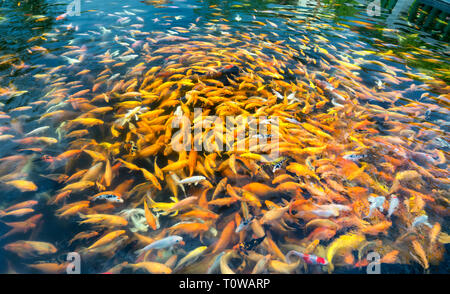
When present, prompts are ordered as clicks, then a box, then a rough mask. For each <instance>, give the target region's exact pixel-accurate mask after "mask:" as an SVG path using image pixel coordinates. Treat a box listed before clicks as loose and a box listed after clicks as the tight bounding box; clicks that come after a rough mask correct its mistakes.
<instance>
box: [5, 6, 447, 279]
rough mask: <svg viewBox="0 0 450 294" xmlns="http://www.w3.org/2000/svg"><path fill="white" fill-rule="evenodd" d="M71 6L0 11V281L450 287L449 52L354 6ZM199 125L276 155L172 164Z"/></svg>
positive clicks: (216, 155) (233, 154)
mask: <svg viewBox="0 0 450 294" xmlns="http://www.w3.org/2000/svg"><path fill="white" fill-rule="evenodd" d="M67 2H68V1H67ZM66 5H67V3H64V2H61V1H59V2H58V1H2V2H1V8H0V31H1V32H2V34H1V35H0V46H1V47H0V50H1V54H0V75H1V77H2V78H1V81H0V142H1V143H2V145H3V146H2V148H1V149H0V183H1V186H2V191H1V192H0V209H1V211H0V221H1V222H0V234H1V236H0V247H2V249H1V250H0V272H3V273H5V272H9V273H12V272H18V273H28V272H61V273H63V272H65V269H66V266H67V263H66V255H67V254H68V253H69V252H78V253H79V254H80V255H81V258H82V272H83V273H100V272H105V271H110V272H114V273H116V272H117V273H119V272H122V273H128V272H152V273H154V272H185V273H205V272H222V273H223V272H227V271H234V272H240V273H252V272H267V271H268V272H270V273H280V272H282V273H286V272H288V273H302V272H308V273H319V272H327V271H328V272H335V273H342V272H345V273H349V272H352V273H354V272H359V273H364V272H365V267H366V266H367V262H366V261H365V259H364V256H365V255H366V254H367V253H368V252H370V251H376V252H378V253H379V254H380V256H381V257H382V272H383V273H384V272H386V273H388V272H389V273H393V272H402V273H422V272H433V273H435V272H440V273H446V272H448V271H447V267H448V259H447V248H446V247H445V246H446V244H448V234H447V233H448V214H449V212H448V196H449V190H448V185H449V182H448V178H449V177H448V174H449V170H448V165H447V160H448V152H449V146H450V145H449V136H448V129H449V121H448V117H449V111H448V103H449V100H448V98H449V96H448V93H449V86H448V79H449V75H448V71H449V63H448V53H449V52H448V44H446V43H444V42H441V41H438V40H435V39H433V38H431V35H429V34H428V33H425V32H421V31H419V30H416V29H415V28H413V27H411V26H409V25H408V24H407V22H406V21H404V20H403V19H402V18H399V19H397V20H396V21H395V23H396V25H398V27H397V28H396V29H393V28H388V27H386V18H387V17H388V15H387V12H386V11H382V12H383V13H382V15H381V16H380V17H369V16H368V15H367V13H366V7H367V6H366V5H367V3H365V2H364V1H341V0H329V1H325V0H322V1H262V0H261V1H250V0H247V1H245V0H241V1H206V0H205V1H200V0H197V1H183V0H174V1H132V0H130V1H82V3H81V5H82V6H81V15H80V16H68V15H65V12H66ZM194 108H201V109H202V111H203V114H202V115H203V116H204V117H209V116H213V115H215V116H217V117H220V118H222V119H223V122H225V118H227V117H234V116H237V115H244V116H246V117H255V118H257V119H258V122H259V123H260V124H261V122H263V124H266V125H270V130H271V131H275V130H278V131H279V132H280V147H279V149H278V151H279V152H280V154H279V156H277V157H275V158H271V157H270V156H268V155H267V154H266V153H268V152H267V146H270V144H271V143H273V142H274V138H273V137H271V135H267V134H264V135H261V134H260V136H259V137H258V138H259V139H258V140H263V139H268V140H266V143H265V144H266V145H264V146H263V147H264V148H266V149H265V151H264V150H263V151H261V150H259V151H256V150H254V149H255V148H254V147H255V146H252V145H251V144H248V142H247V146H246V148H247V150H245V151H242V150H240V151H239V150H238V151H229V152H225V151H221V150H217V149H214V148H213V149H211V151H212V152H211V151H208V152H207V151H204V150H202V151H198V152H193V151H190V150H187V151H183V150H181V151H180V150H174V149H173V148H172V145H171V144H170V142H171V140H172V142H173V139H174V137H175V138H179V137H176V136H177V135H176V134H177V133H176V129H174V130H172V128H171V123H172V122H173V120H174V119H175V117H177V116H180V115H184V116H187V117H188V118H189V120H190V121H191V122H194V121H196V119H195V117H194ZM263 117H264V118H263ZM275 118H279V119H280V120H281V124H279V125H278V124H277V125H275V124H274V119H275ZM215 126H222V129H221V130H228V126H226V125H225V124H224V123H223V124H222V123H218V122H217V121H216V123H215ZM188 129H189V130H190V129H191V128H188ZM206 129H207V130H205V127H204V129H203V131H204V134H203V135H204V137H203V139H204V140H205V141H208V139H211V138H214V140H219V141H220V143H222V142H226V143H227V144H228V146H232V145H233V142H234V141H233V140H232V141H230V142H228V141H227V140H228V139H227V138H226V137H225V136H221V135H219V133H220V134H222V133H221V132H219V131H217V132H213V133H210V132H208V131H209V130H211V129H212V127H209V128H208V127H206ZM192 130H194V129H192ZM201 132H202V131H201ZM201 132H200V135H201V134H202V133H201ZM236 132H237V133H236V134H235V135H233V136H231V139H234V137H235V136H237V137H238V134H242V136H243V137H242V139H243V140H244V141H245V140H247V141H248V140H250V137H251V136H252V135H251V133H250V131H249V130H248V131H245V129H244V130H242V129H238V130H236ZM192 138H193V140H194V141H195V140H198V139H199V138H201V136H200V137H199V136H198V135H195V133H194V134H193V135H192ZM205 138H207V139H205ZM238 138H240V137H238ZM212 142H217V141H213V140H210V142H209V143H205V144H206V145H205V146H207V145H208V144H209V145H208V146H210V147H214V144H213V143H212ZM258 142H262V141H258ZM225 145H226V144H225ZM264 148H263V149H264ZM258 152H259V153H258ZM193 176H194V178H192V177H193ZM183 181H184V182H183ZM393 195H396V196H397V197H398V202H396V201H397V200H396V198H395V197H394V196H393ZM376 199H378V200H376ZM377 203H378V204H377ZM368 215H369V216H368ZM245 221H248V225H246V226H244V224H246V223H245ZM237 227H239V230H241V231H240V232H236V228H237ZM239 230H238V231H239ZM174 235H179V236H181V237H182V238H183V241H184V243H185V244H184V245H182V244H179V243H173V244H172V243H170V242H172V241H173V240H172V239H170V238H169V239H165V238H167V237H169V236H174ZM261 240H262V241H261ZM24 241H25V242H24ZM29 241H32V242H29ZM33 241H42V242H45V243H33ZM155 241H160V242H163V244H164V245H165V246H163V245H160V243H159V247H155V246H157V245H155V244H156V243H154V242H155ZM175 241H176V240H175ZM175 241H173V242H175ZM164 242H165V243H164ZM151 244H153V245H151ZM146 246H150V247H146ZM152 246H153V247H152ZM149 249H151V250H149ZM138 250H143V251H139V252H143V253H144V254H143V255H137V254H136V253H135V252H136V251H138ZM292 250H295V251H297V252H302V253H304V254H308V253H309V254H313V255H314V256H317V257H323V258H324V259H326V260H328V265H324V266H320V265H319V266H317V265H311V264H309V265H307V266H306V267H305V268H303V266H299V265H298V264H297V265H296V262H299V263H300V262H302V263H306V264H308V262H307V261H306V260H303V261H300V259H298V257H291V259H286V255H288V252H290V251H292ZM269 255H270V256H269ZM204 256H205V257H204ZM144 260H146V261H153V262H157V264H148V263H142V261H144ZM214 260H216V261H217V263H214V262H213V261H214ZM220 260H222V262H221V263H222V265H220V266H219V264H220V262H219V261H220ZM259 260H262V261H266V262H265V263H263V262H260V263H258V261H259ZM291 261H292V262H291ZM316 263H317V261H316ZM215 265H218V266H217V267H215Z"/></svg>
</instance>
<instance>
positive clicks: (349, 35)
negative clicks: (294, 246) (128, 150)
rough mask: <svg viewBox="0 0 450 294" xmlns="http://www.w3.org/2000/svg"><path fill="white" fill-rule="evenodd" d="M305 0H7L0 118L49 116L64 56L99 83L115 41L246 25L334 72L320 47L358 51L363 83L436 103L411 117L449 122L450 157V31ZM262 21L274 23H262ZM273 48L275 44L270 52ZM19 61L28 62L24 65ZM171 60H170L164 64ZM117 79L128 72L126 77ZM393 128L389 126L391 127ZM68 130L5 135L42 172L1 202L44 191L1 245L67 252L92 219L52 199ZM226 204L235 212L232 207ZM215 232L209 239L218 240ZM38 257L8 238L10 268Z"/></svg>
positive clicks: (24, 170)
mask: <svg viewBox="0 0 450 294" xmlns="http://www.w3.org/2000/svg"><path fill="white" fill-rule="evenodd" d="M300 2H302V1H250V0H249V1H187V0H186V1H181V0H180V1H135V0H130V1H103V0H97V1H81V14H80V15H79V16H67V17H65V18H64V19H61V20H56V18H57V17H58V16H59V15H61V14H63V13H64V12H66V7H67V4H68V2H64V1H38V0H37V1H2V2H1V3H0V33H1V34H0V58H1V59H0V77H1V79H0V87H1V88H2V93H0V103H1V104H2V106H1V108H0V110H1V111H2V114H5V116H4V117H2V118H0V127H9V128H12V129H13V131H12V133H16V134H17V133H20V132H19V130H21V131H23V133H27V132H30V131H32V130H34V129H36V128H38V127H41V126H44V125H45V124H42V122H41V121H38V119H39V118H40V117H41V116H42V115H43V114H45V113H48V112H49V109H48V106H46V105H45V104H40V103H37V104H32V103H33V102H36V101H40V100H42V99H43V97H44V98H45V97H46V96H47V95H50V96H51V95H52V94H51V93H52V92H51V91H52V88H53V87H52V86H51V85H50V84H51V83H52V82H54V80H55V79H57V78H58V75H59V72H58V74H57V75H50V76H47V74H48V72H49V71H51V69H52V68H57V67H59V66H62V67H63V68H67V69H64V71H63V72H64V74H65V75H66V76H65V77H66V79H64V80H62V82H63V83H65V84H66V85H69V84H70V83H71V82H74V81H81V84H82V85H89V87H92V85H93V79H95V78H96V77H98V76H99V75H100V72H101V71H102V70H103V69H104V67H103V65H102V64H99V63H98V62H97V60H96V59H95V58H94V57H95V56H98V55H101V54H105V52H106V51H109V52H110V53H113V52H114V51H117V50H118V51H120V52H121V53H123V52H124V51H126V50H127V49H126V48H127V47H128V48H130V47H131V48H134V49H135V50H136V54H139V53H138V52H140V51H139V50H141V49H142V46H143V45H142V44H143V43H145V42H146V41H147V40H148V39H147V38H156V37H161V36H177V37H182V38H190V39H193V40H195V39H202V38H203V37H207V36H214V37H215V38H218V39H219V40H220V39H221V38H224V39H226V38H228V37H230V36H231V37H234V38H236V39H238V41H241V42H242V43H236V44H237V45H236V46H250V45H251V44H252V41H251V40H250V41H248V40H247V39H245V40H244V39H242V38H241V36H242V35H240V34H248V36H250V37H249V38H250V39H252V37H253V36H264V37H263V39H265V40H267V41H268V42H282V43H283V46H286V45H289V46H291V47H292V48H294V49H295V50H302V51H303V52H304V53H305V54H304V55H298V56H296V58H298V60H300V61H302V62H303V63H308V67H309V68H310V69H311V71H313V70H317V72H327V73H329V74H331V75H333V74H334V73H335V72H338V71H339V70H338V69H337V68H334V67H333V65H331V66H330V68H323V67H322V68H321V67H320V66H319V64H320V63H318V64H315V63H312V62H311V61H310V60H309V59H314V60H316V61H318V62H320V59H321V58H322V59H323V60H327V55H328V54H329V55H332V56H335V57H337V58H338V59H341V60H346V62H347V63H351V64H355V63H357V64H359V66H360V67H361V70H358V76H359V78H360V80H361V84H362V85H364V86H365V87H368V88H374V87H376V86H377V85H378V84H379V83H383V84H384V86H383V87H386V88H387V89H389V91H391V92H392V93H401V97H400V98H399V99H398V100H397V101H396V102H395V105H396V106H402V105H407V104H409V103H413V102H415V101H422V102H427V103H429V104H430V105H433V107H430V109H429V111H428V112H427V113H426V116H425V117H423V118H422V117H420V118H417V122H418V123H421V124H417V125H411V129H412V130H413V131H414V132H419V131H421V130H424V128H425V127H428V128H430V129H431V130H433V131H435V132H436V133H438V134H440V138H441V139H442V142H446V143H447V144H446V145H445V143H443V145H441V146H440V148H438V149H439V150H442V151H443V152H444V154H445V156H446V158H447V160H448V151H449V141H448V139H449V136H448V129H449V119H448V118H449V111H448V106H449V96H448V94H449V85H448V82H449V80H450V78H449V71H450V63H449V53H450V52H449V49H448V48H449V47H448V43H445V42H442V41H438V40H437V39H436V38H434V36H433V35H432V34H430V33H426V32H422V31H420V30H418V29H417V28H414V27H413V26H411V25H409V24H408V23H407V22H406V21H405V20H404V19H398V20H396V22H395V24H396V29H391V28H389V27H387V25H386V17H387V15H386V11H383V13H382V15H381V16H379V17H369V16H368V15H367V13H366V6H367V3H365V2H364V1H360V2H358V1H337V0H336V1H321V2H322V3H321V4H320V5H319V4H318V3H316V2H314V1H311V3H309V4H307V6H300V5H299V3H300ZM258 22H263V23H264V24H263V25H261V24H260V23H258ZM237 33H240V34H237ZM239 38H241V40H239ZM296 38H301V39H305V38H306V39H309V40H311V42H310V43H309V45H308V46H305V45H302V43H301V42H297V41H295V40H298V39H296ZM120 42H122V43H125V44H126V45H125V46H124V44H120ZM180 42H181V43H182V42H183V41H180ZM255 42H256V41H255ZM218 43H220V42H218ZM163 45H164V44H160V43H156V44H155V45H152V47H151V50H158V49H159V46H161V48H162V47H163ZM216 45H218V44H216ZM218 46H219V47H220V45H218ZM40 47H44V48H45V50H46V51H43V50H41V48H40ZM80 48H81V49H80ZM286 48H289V47H286ZM77 49H79V50H81V52H84V60H82V61H81V62H75V63H74V64H73V65H72V66H69V64H70V63H71V62H73V59H68V58H66V57H63V56H67V57H69V58H78V55H77V53H75V54H74V53H73V52H72V53H71V51H72V50H77ZM269 52H270V51H269V50H268V52H267V53H268V54H269ZM270 53H273V51H272V52H270ZM325 53H326V54H325ZM133 54H134V53H133ZM151 55H152V54H151V53H150V56H151ZM169 56H170V55H165V56H164V57H169ZM367 61H374V62H373V63H368V62H367ZM21 62H23V63H24V64H25V65H26V66H24V67H19V64H20V63H21ZM141 62H146V60H145V59H144V58H142V56H139V57H138V58H136V59H134V60H131V61H126V65H125V66H120V67H117V68H113V73H114V74H116V73H117V74H119V75H121V76H123V75H125V74H126V73H128V72H129V70H130V69H131V68H133V67H134V66H136V65H138V64H139V63H141ZM380 63H382V64H384V66H382V65H380ZM12 64H14V65H15V66H12ZM162 64H163V63H162V61H161V62H160V63H155V64H154V65H155V66H156V65H162ZM286 68H289V69H292V70H293V69H294V66H292V65H289V64H288V65H287V66H286ZM85 69H89V70H90V73H89V74H88V75H81V76H76V75H75V74H76V73H79V72H81V71H82V70H85ZM355 72H356V70H355ZM387 72H388V73H391V72H395V73H396V77H397V78H404V80H401V81H400V82H392V80H390V79H389V76H388V75H386V73H387ZM61 76H62V74H61ZM296 78H297V77H296V76H295V74H293V75H292V74H289V73H286V81H296ZM119 79H120V77H118V78H117V81H118V80H119ZM436 81H438V82H436ZM64 87H65V86H64ZM81 89H83V88H82V87H81V88H80V90H81ZM20 91H26V92H20ZM76 91H78V90H75V89H73V90H70V91H69V93H70V94H73V93H75V92H76ZM371 104H372V105H379V106H382V107H386V106H387V105H388V104H389V103H388V102H386V101H382V100H381V101H374V100H372V101H371ZM30 105H31V106H32V108H31V109H25V110H21V109H19V110H17V108H18V107H23V106H30ZM63 107H64V106H63ZM61 108H62V107H61ZM57 109H58V108H55V109H54V110H57ZM411 116H413V114H411ZM106 117H107V116H105V117H104V118H106ZM377 119H378V118H377ZM377 123H378V125H379V127H380V128H379V129H380V132H381V134H383V120H381V119H380V120H379V121H377ZM425 123H430V125H427V124H425ZM50 126H51V129H50V132H48V133H47V134H46V136H49V137H54V138H58V130H57V128H58V127H59V125H58V124H53V125H50ZM93 132H94V133H93V134H92V138H95V139H96V140H97V141H98V142H101V139H102V137H103V135H104V134H103V133H102V131H101V130H97V129H94V130H93ZM2 134H8V132H7V131H5V132H2ZM385 134H386V135H387V134H388V132H385ZM70 142H71V139H67V138H65V137H64V136H62V138H58V143H57V144H50V145H49V146H45V148H44V149H45V152H41V151H34V150H23V149H24V148H26V146H24V145H27V144H21V143H17V142H14V141H13V140H8V139H5V140H2V141H1V143H2V148H0V158H4V157H7V156H12V155H17V154H20V155H26V161H24V162H20V161H19V160H18V161H16V162H15V163H16V164H17V166H20V168H19V172H20V174H21V175H22V176H25V177H26V178H27V179H28V180H29V181H32V182H34V183H35V184H36V185H37V186H38V189H37V191H33V192H20V191H19V190H14V189H13V190H11V189H7V188H5V189H4V190H1V191H0V209H1V208H6V207H8V206H10V205H13V204H15V203H18V202H20V201H25V200H30V199H34V200H37V201H39V204H38V205H37V206H36V207H34V209H35V211H36V213H42V214H43V217H42V224H41V225H40V226H39V229H38V230H36V231H34V232H32V233H31V235H30V233H26V234H18V235H15V236H12V237H11V238H8V239H6V240H0V247H3V246H4V245H5V244H7V243H9V242H13V241H15V240H28V239H30V240H39V241H45V242H50V243H52V244H54V245H55V246H56V247H57V248H58V254H56V255H55V256H52V257H51V258H48V259H47V260H45V259H43V260H39V261H47V262H56V261H58V262H62V261H64V260H65V256H66V254H67V252H70V251H72V250H74V249H75V247H73V246H72V247H67V245H66V244H67V241H68V240H70V239H71V238H73V236H74V235H75V234H76V233H78V232H81V231H83V230H87V229H88V226H86V227H83V226H81V227H80V226H79V225H78V224H77V223H76V221H74V220H69V219H64V218H58V217H56V216H55V209H57V208H59V207H60V206H58V207H55V206H50V205H47V204H46V203H47V201H48V199H49V198H51V197H53V196H54V195H55V194H56V190H58V189H60V188H62V187H63V185H61V184H60V183H58V182H57V181H55V180H54V178H52V177H51V176H50V177H48V176H49V174H51V173H55V174H56V173H63V172H64V167H60V169H59V170H56V171H55V170H49V169H48V163H47V162H45V161H43V160H42V155H43V153H45V154H47V155H51V156H57V155H58V154H60V153H62V152H64V151H65V150H67V149H68V147H69V146H70ZM33 147H34V146H33ZM70 164H72V165H76V166H77V167H79V168H83V167H84V168H87V167H89V166H90V164H91V163H90V162H89V157H87V156H86V157H84V156H81V157H79V159H78V162H76V163H74V162H70ZM13 165H14V164H13ZM2 168H4V170H2V182H5V181H7V180H6V179H7V177H6V178H5V176H7V175H8V174H9V173H12V171H14V172H17V170H15V169H14V167H2ZM439 168H441V169H443V170H445V171H446V172H447V173H446V175H447V176H448V166H447V164H442V165H441V166H439ZM68 169H69V168H66V170H68ZM444 177H445V175H444ZM22 178H23V177H22ZM8 180H9V179H8ZM433 188H434V189H439V190H442V191H443V192H442V193H443V195H444V197H445V198H446V199H447V201H448V195H449V193H448V191H449V190H448V185H444V184H442V186H440V187H438V186H434V187H433ZM81 199H82V198H80V199H78V200H81ZM74 200H75V199H74ZM440 203H441V202H440ZM447 203H448V202H447ZM442 205H444V207H445V209H446V211H447V212H446V213H444V214H441V215H439V214H435V213H434V212H433V210H431V209H430V210H427V212H429V213H428V215H429V217H430V219H431V220H432V221H431V223H432V224H434V223H435V222H439V223H440V224H441V226H442V232H445V233H447V232H448V228H449V226H448V204H442ZM124 208H125V207H124ZM223 213H224V214H225V213H226V211H224V212H223ZM18 219H20V218H18ZM18 219H14V218H13V219H10V220H9V221H18ZM23 219H24V218H21V219H20V220H23ZM164 225H165V223H164V220H161V226H164ZM396 230H397V228H395V227H392V228H391V229H390V232H391V231H394V234H396V232H395V231H396ZM7 231H8V228H7V226H4V225H3V224H0V234H1V233H3V232H5V233H6V232H7ZM302 235H303V233H301V232H299V234H298V237H300V236H302ZM274 238H276V236H275V237H274ZM205 243H206V244H207V245H210V244H211V243H212V240H209V241H206V242H205ZM325 244H328V243H325ZM85 245H87V244H85ZM187 245H188V246H187V247H186V248H185V250H186V252H189V251H190V250H191V249H194V248H195V247H197V246H200V245H201V243H200V242H199V241H198V240H190V242H189V243H188V244H187ZM132 248H133V244H129V245H127V246H126V247H124V248H123V249H122V250H120V251H119V252H118V253H117V254H116V256H115V257H116V260H123V261H129V262H130V263H132V262H133V259H134V256H132V255H130V254H129V252H133V251H134V249H132ZM444 254H445V257H444V259H443V260H442V261H441V262H440V264H439V265H431V266H430V269H429V271H428V272H431V273H448V266H449V260H448V246H447V245H446V246H445V253H444ZM100 260H101V261H100V262H92V261H91V262H89V263H88V264H84V263H83V272H86V273H98V272H102V271H105V270H106V269H108V268H111V267H112V266H113V265H115V264H116V262H117V261H116V260H113V259H111V260H105V259H100ZM29 263H30V262H28V261H23V260H21V259H20V258H17V257H16V256H14V255H13V254H10V253H8V252H6V251H5V250H3V249H2V250H0V272H2V273H4V272H7V271H8V268H9V266H8V264H10V265H11V264H12V265H14V266H13V268H14V270H15V271H17V272H20V273H22V272H29V269H28V268H27V267H26V266H25V265H26V264H29ZM383 266H384V265H383ZM335 272H336V273H364V272H365V270H364V268H363V269H361V270H355V269H350V268H346V267H342V268H337V269H336V271H335ZM422 272H424V271H423V269H422V268H421V266H420V265H419V264H418V263H417V262H415V263H412V264H410V265H399V264H395V265H386V266H385V267H383V268H382V273H422Z"/></svg>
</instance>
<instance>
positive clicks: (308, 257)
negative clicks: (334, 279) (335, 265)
mask: <svg viewBox="0 0 450 294" xmlns="http://www.w3.org/2000/svg"><path fill="white" fill-rule="evenodd" d="M291 255H297V256H298V257H300V258H301V259H303V261H304V262H306V263H307V264H320V265H327V264H328V261H327V260H326V259H325V258H323V257H319V256H316V255H312V254H304V253H301V252H298V251H295V250H291V251H289V252H288V254H287V255H286V259H287V260H288V263H291V261H290V259H289V258H290V257H291Z"/></svg>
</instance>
